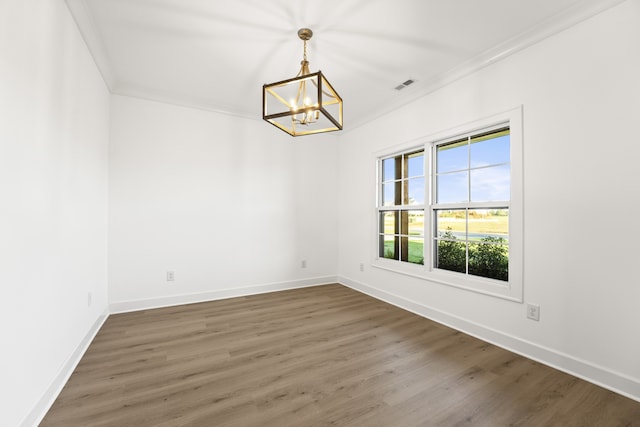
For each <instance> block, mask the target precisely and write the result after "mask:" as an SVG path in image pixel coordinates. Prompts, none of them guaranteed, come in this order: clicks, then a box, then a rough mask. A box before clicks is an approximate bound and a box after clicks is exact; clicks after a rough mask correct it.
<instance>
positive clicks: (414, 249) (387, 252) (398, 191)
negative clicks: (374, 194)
mask: <svg viewBox="0 0 640 427" xmlns="http://www.w3.org/2000/svg"><path fill="white" fill-rule="evenodd" d="M380 166H381V167H380V169H381V170H380V175H381V182H380V190H379V194H380V203H379V204H380V205H381V206H380V208H379V211H378V240H379V244H378V256H379V257H381V258H389V259H394V260H399V261H404V262H409V263H414V264H424V206H425V205H424V199H425V174H424V149H420V150H417V151H412V152H409V153H404V154H399V155H395V156H392V157H387V158H384V159H382V160H381V161H380Z"/></svg>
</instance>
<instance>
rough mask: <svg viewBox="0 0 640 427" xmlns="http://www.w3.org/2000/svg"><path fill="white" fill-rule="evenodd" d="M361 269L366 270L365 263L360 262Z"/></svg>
mask: <svg viewBox="0 0 640 427" xmlns="http://www.w3.org/2000/svg"><path fill="white" fill-rule="evenodd" d="M360 271H364V263H362V262H361V263H360Z"/></svg>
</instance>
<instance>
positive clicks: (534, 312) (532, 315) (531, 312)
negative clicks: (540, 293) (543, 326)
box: [527, 304, 540, 321]
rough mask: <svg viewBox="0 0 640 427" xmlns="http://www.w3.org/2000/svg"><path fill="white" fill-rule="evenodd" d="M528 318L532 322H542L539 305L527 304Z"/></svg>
mask: <svg viewBox="0 0 640 427" xmlns="http://www.w3.org/2000/svg"><path fill="white" fill-rule="evenodd" d="M527 318H529V319H531V320H536V321H539V320H540V306H539V305H537V304H527Z"/></svg>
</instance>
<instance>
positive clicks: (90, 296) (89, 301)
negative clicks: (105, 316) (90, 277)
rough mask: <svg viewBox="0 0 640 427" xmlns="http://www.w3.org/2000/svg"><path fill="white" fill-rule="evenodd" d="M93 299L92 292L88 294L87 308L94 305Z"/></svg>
mask: <svg viewBox="0 0 640 427" xmlns="http://www.w3.org/2000/svg"><path fill="white" fill-rule="evenodd" d="M91 299H92V295H91V292H87V307H91V303H92V301H91Z"/></svg>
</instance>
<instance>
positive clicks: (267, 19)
mask: <svg viewBox="0 0 640 427" xmlns="http://www.w3.org/2000/svg"><path fill="white" fill-rule="evenodd" d="M620 1H621V0H395V1H392V0H316V1H311V0H227V1H223V0H66V2H67V4H68V6H69V8H70V10H71V12H72V14H73V15H74V17H75V19H76V22H77V23H78V26H79V28H80V31H81V32H82V34H83V37H84V38H85V40H86V42H87V44H88V46H89V49H90V51H91V53H92V55H93V56H94V58H95V61H96V63H97V64H98V67H99V68H100V71H101V72H102V74H103V76H104V78H105V80H106V82H107V85H108V86H109V89H110V90H111V92H113V93H117V94H122V95H131V96H137V97H142V98H147V99H153V100H158V101H164V102H170V103H175V104H180V105H186V106H193V107H198V108H205V109H208V110H213V111H219V112H224V113H229V114H233V115H238V116H242V117H251V118H260V117H261V99H262V85H263V84H264V83H271V82H274V81H278V80H283V79H286V78H290V77H294V76H295V75H296V74H297V72H298V69H299V67H300V60H301V59H302V53H303V44H302V41H301V40H300V39H299V38H298V37H297V30H298V29H299V28H302V27H309V28H311V29H312V30H313V32H314V36H313V38H312V39H311V41H310V42H309V52H308V59H309V62H310V68H311V71H312V72H313V71H317V70H319V69H320V70H322V71H323V73H324V74H325V75H326V76H327V78H328V79H329V81H330V82H331V83H332V85H333V86H334V87H335V88H336V90H337V91H338V93H339V94H340V95H341V96H342V98H343V99H344V117H345V119H344V122H345V129H348V128H349V126H357V125H359V124H362V123H364V122H366V121H368V120H369V119H371V118H374V117H376V116H378V115H380V114H383V113H385V112H387V111H389V110H391V109H393V108H397V107H398V106H400V105H402V104H405V103H407V102H409V101H411V100H413V99H415V98H417V97H419V96H422V95H424V94H426V93H428V92H430V91H433V90H434V89H436V88H438V87H440V86H442V85H443V84H446V83H448V82H450V81H453V80H455V79H457V78H460V77H461V76H464V75H466V74H468V73H470V72H472V71H474V70H476V69H478V68H480V67H483V66H486V65H487V64H489V63H491V62H494V61H496V60H499V59H500V58H503V57H504V56H506V55H509V54H512V53H514V52H517V51H518V50H520V49H522V48H524V47H527V46H529V45H531V44H533V43H535V42H537V41H539V40H541V39H543V38H545V37H547V36H549V35H551V34H553V33H556V32H558V31H561V30H562V29H564V28H567V27H568V26H570V25H573V24H575V23H577V22H579V21H581V20H583V19H586V18H588V17H589V16H592V15H594V14H596V13H598V12H600V11H602V10H604V9H606V8H608V7H611V6H613V5H615V4H617V3H620ZM407 79H414V80H415V81H416V83H415V84H413V85H411V86H409V87H407V88H405V89H403V90H402V91H396V90H395V89H394V88H395V87H396V86H398V85H399V84H401V83H402V82H404V81H405V80H407Z"/></svg>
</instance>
